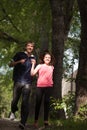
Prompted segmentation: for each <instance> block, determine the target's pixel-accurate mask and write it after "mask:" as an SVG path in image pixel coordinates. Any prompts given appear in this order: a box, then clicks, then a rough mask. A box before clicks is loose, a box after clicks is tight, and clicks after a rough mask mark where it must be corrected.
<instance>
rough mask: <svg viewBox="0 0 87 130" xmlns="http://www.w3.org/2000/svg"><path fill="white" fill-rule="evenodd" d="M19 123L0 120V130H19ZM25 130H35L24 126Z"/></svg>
mask: <svg viewBox="0 0 87 130" xmlns="http://www.w3.org/2000/svg"><path fill="white" fill-rule="evenodd" d="M18 125H19V121H10V120H9V119H0V130H20V128H19V127H18ZM25 130H35V129H34V128H33V127H32V126H29V125H26V128H25Z"/></svg>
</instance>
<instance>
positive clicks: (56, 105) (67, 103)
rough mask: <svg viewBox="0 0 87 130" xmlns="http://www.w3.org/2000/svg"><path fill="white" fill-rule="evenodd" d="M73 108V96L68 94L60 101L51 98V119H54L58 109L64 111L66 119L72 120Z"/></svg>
mask: <svg viewBox="0 0 87 130" xmlns="http://www.w3.org/2000/svg"><path fill="white" fill-rule="evenodd" d="M74 106H75V94H74V93H68V94H67V95H65V96H64V97H63V99H62V100H61V101H60V100H59V99H54V98H51V117H52V118H54V117H55V115H56V114H57V111H58V110H59V109H64V110H65V115H66V118H67V117H68V118H72V117H73V115H74V114H73V112H74Z"/></svg>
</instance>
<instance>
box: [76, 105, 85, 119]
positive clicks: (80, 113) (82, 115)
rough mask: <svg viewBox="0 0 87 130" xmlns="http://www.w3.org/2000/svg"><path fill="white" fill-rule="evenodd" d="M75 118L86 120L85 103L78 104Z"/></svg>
mask: <svg viewBox="0 0 87 130" xmlns="http://www.w3.org/2000/svg"><path fill="white" fill-rule="evenodd" d="M75 118H76V119H78V120H87V104H85V105H82V106H80V108H79V110H78V113H77V115H76V116H75Z"/></svg>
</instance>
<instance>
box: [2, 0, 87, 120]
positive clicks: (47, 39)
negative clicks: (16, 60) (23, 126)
mask: <svg viewBox="0 0 87 130" xmlns="http://www.w3.org/2000/svg"><path fill="white" fill-rule="evenodd" d="M86 7H87V0H84V2H83V1H82V0H78V1H76V0H69V1H68V0H65V1H61V0H33V1H32V0H21V1H20V0H8V1H7V0H2V1H0V49H1V51H0V117H8V115H9V112H10V103H11V99H12V89H13V88H12V86H13V82H12V71H13V69H11V68H9V66H8V64H9V62H10V61H11V58H12V57H13V55H14V54H15V53H16V52H18V51H21V50H22V49H23V47H24V44H25V42H26V41H28V40H33V41H34V42H35V54H36V55H37V57H38V55H39V54H40V53H41V52H43V51H44V50H48V49H49V50H50V51H51V52H52V53H53V55H54V57H55V59H56V64H55V69H54V92H53V97H54V99H53V102H55V103H56V105H55V106H57V104H58V106H57V107H54V110H55V111H56V112H57V113H56V114H55V113H53V115H54V114H55V115H56V117H57V118H58V119H62V118H64V117H65V111H64V108H63V107H62V103H60V102H59V101H61V102H62V92H61V90H62V78H63V77H64V78H67V79H68V80H70V81H71V82H72V81H73V80H74V79H73V77H69V75H71V74H72V73H73V70H74V65H75V61H76V60H77V61H78V73H77V77H76V92H75V94H74V95H75V96H74V108H73V110H72V113H73V114H72V115H73V116H74V115H79V113H80V116H81V118H82V117H84V115H85V119H86V118H87V110H86V108H87V60H86V58H87V38H86V33H87V29H86V27H87V25H86V24H87V18H86V16H87V9H86ZM67 52H68V53H67ZM34 81H35V79H34ZM33 91H34V90H33ZM34 94H35V93H33V95H31V99H32V97H33V96H34ZM69 96H70V97H72V96H73V95H72V93H70V95H69ZM69 96H67V97H69ZM70 99H71V98H69V101H70V102H68V104H69V107H71V104H73V103H72V100H70ZM19 105H20V104H19ZM32 107H33V106H31V109H32ZM69 107H67V108H69ZM31 113H32V112H31ZM85 113H86V114H85Z"/></svg>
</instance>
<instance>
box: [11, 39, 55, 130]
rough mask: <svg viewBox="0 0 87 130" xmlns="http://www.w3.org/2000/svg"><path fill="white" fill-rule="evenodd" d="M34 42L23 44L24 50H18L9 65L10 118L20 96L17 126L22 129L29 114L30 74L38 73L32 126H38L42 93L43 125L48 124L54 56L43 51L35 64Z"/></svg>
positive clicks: (15, 109) (13, 113) (16, 108)
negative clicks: (10, 79) (11, 75)
mask: <svg viewBox="0 0 87 130" xmlns="http://www.w3.org/2000/svg"><path fill="white" fill-rule="evenodd" d="M33 50H34V43H33V42H32V41H29V42H27V43H26V45H25V51H23V52H18V53H16V54H15V56H14V57H13V59H12V61H11V63H10V65H9V66H10V67H14V69H13V81H14V86H13V99H12V102H11V114H10V119H11V120H14V119H15V112H16V111H17V110H18V107H17V105H18V101H19V99H20V96H22V101H21V113H20V116H21V120H20V123H19V128H20V129H24V128H25V125H26V122H27V118H28V114H29V97H30V93H31V87H32V86H31V83H32V76H34V75H36V74H38V78H37V88H36V105H35V122H34V126H35V127H38V117H39V111H40V106H41V101H42V97H43V95H44V125H45V126H48V125H49V123H48V114H49V105H50V104H49V103H50V96H51V92H52V87H53V69H54V66H53V64H54V58H53V56H52V55H51V54H50V53H49V52H45V53H44V54H43V55H42V56H41V58H40V63H39V64H38V65H37V66H36V65H35V64H36V58H35V56H34V55H33V54H32V53H33Z"/></svg>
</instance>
